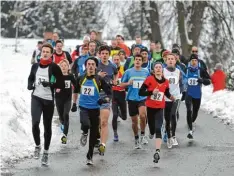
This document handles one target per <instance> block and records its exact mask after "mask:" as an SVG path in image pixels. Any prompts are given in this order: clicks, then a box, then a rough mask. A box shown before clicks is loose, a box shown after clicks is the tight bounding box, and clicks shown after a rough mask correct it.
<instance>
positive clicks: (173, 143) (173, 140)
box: [172, 136, 179, 146]
mask: <svg viewBox="0 0 234 176" xmlns="http://www.w3.org/2000/svg"><path fill="white" fill-rule="evenodd" d="M172 145H173V146H178V145H179V144H178V141H177V139H176V137H175V136H174V137H172Z"/></svg>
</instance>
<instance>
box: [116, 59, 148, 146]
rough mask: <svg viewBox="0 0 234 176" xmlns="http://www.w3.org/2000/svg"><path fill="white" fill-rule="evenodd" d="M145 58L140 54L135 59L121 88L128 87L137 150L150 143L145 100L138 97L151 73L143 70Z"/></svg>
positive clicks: (123, 79) (125, 75)
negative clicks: (146, 134)
mask: <svg viewBox="0 0 234 176" xmlns="http://www.w3.org/2000/svg"><path fill="white" fill-rule="evenodd" d="M142 62H143V58H142V56H141V55H140V54H138V55H136V56H135V57H134V67H133V68H130V69H128V70H127V71H126V72H125V73H124V75H123V77H122V80H121V81H122V83H121V84H120V86H122V87H128V93H127V97H126V100H127V101H128V111H129V115H130V117H131V119H132V130H133V133H134V136H135V149H140V148H141V144H147V143H148V141H147V139H146V136H145V127H146V108H145V99H146V97H142V96H139V95H138V92H139V89H140V87H141V85H142V83H143V82H144V80H145V79H146V78H147V77H148V76H149V71H148V70H147V69H143V68H142V67H141V66H142ZM138 115H139V116H140V119H141V120H140V122H141V124H140V127H141V137H140V139H139V135H138Z"/></svg>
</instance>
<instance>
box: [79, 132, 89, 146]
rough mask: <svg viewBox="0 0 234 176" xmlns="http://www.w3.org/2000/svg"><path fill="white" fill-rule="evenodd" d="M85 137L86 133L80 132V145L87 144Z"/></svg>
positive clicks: (86, 136)
mask: <svg viewBox="0 0 234 176" xmlns="http://www.w3.org/2000/svg"><path fill="white" fill-rule="evenodd" d="M87 138H88V134H84V133H82V135H81V137H80V145H81V146H82V147H84V146H85V145H86V144H87Z"/></svg>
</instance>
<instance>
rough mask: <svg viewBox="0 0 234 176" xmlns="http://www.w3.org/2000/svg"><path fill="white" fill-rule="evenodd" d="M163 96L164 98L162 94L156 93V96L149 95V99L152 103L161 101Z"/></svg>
mask: <svg viewBox="0 0 234 176" xmlns="http://www.w3.org/2000/svg"><path fill="white" fill-rule="evenodd" d="M163 96H164V93H163V92H158V93H157V94H156V95H151V97H150V99H151V100H154V101H162V100H163Z"/></svg>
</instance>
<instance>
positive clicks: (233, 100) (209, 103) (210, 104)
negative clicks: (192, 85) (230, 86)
mask: <svg viewBox="0 0 234 176" xmlns="http://www.w3.org/2000/svg"><path fill="white" fill-rule="evenodd" d="M212 90H213V88H212V86H206V87H203V97H202V103H201V108H202V109H203V110H205V111H207V112H209V113H211V114H212V116H213V117H215V118H216V117H219V118H220V119H222V120H223V122H224V123H225V124H234V92H233V91H227V90H221V91H217V92H215V93H212Z"/></svg>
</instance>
